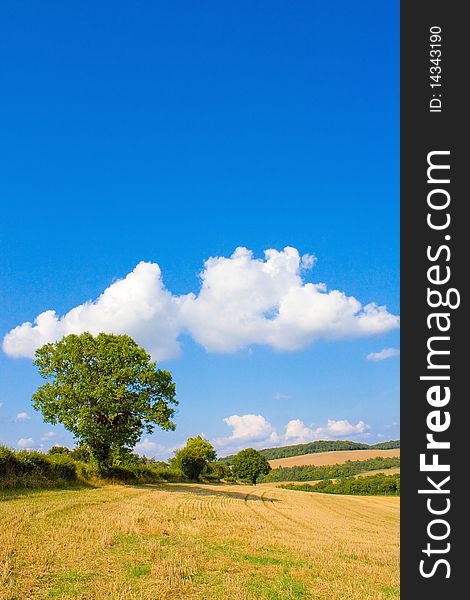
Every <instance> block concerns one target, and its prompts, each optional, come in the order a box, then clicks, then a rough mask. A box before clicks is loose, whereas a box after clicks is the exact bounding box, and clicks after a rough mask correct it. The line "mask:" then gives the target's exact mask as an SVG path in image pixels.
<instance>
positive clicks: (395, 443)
mask: <svg viewBox="0 0 470 600" xmlns="http://www.w3.org/2000/svg"><path fill="white" fill-rule="evenodd" d="M399 447H400V440H390V441H388V442H379V443H378V444H373V445H372V446H369V448H371V449H372V450H395V448H399Z"/></svg>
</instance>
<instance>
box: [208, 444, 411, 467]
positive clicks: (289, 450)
mask: <svg viewBox="0 0 470 600" xmlns="http://www.w3.org/2000/svg"><path fill="white" fill-rule="evenodd" d="M399 447H400V440H390V441H388V442H380V443H378V444H373V445H371V446H370V445H369V444H363V443H361V442H351V441H349V440H318V441H316V442H309V443H307V444H295V445H294V446H280V447H279V448H265V449H264V450H260V453H261V454H262V455H263V456H264V457H265V458H266V459H267V460H275V459H277V458H288V457H289V456H302V455H304V454H316V453H318V452H334V451H340V450H393V449H395V448H399ZM233 458H234V456H233V455H229V456H224V457H222V458H221V459H220V460H221V461H222V462H224V463H225V464H227V465H230V464H232V462H233Z"/></svg>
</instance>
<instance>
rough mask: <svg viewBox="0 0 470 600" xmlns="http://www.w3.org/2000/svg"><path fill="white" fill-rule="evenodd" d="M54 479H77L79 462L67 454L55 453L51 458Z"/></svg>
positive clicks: (51, 473) (51, 474)
mask: <svg viewBox="0 0 470 600" xmlns="http://www.w3.org/2000/svg"><path fill="white" fill-rule="evenodd" d="M49 464H50V469H51V471H50V476H51V477H52V479H65V481H77V466H78V465H77V463H76V461H74V460H73V459H72V458H70V456H68V455H66V454H55V455H53V456H51V457H50V458H49Z"/></svg>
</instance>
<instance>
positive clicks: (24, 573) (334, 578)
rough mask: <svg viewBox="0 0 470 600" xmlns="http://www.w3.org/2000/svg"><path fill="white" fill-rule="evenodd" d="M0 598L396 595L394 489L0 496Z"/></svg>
mask: <svg viewBox="0 0 470 600" xmlns="http://www.w3.org/2000/svg"><path fill="white" fill-rule="evenodd" d="M0 499H2V501H1V502H0V521H1V523H2V528H1V531H0V598H1V599H2V600H13V599H21V600H23V599H25V600H26V599H28V600H29V599H36V598H37V599H39V600H41V599H49V598H61V599H62V598H64V599H65V598H74V599H77V598H78V599H83V600H85V599H93V598H97V599H110V598H112V599H115V600H131V599H132V600H133V599H135V600H169V599H170V600H171V599H186V598H189V599H201V600H203V599H205V600H210V599H217V598H222V599H224V600H255V599H256V600H257V599H261V600H283V599H287V600H289V599H298V598H299V599H300V598H302V599H313V600H345V599H348V600H383V599H386V598H397V597H399V498H396V497H394V498H391V497H367V498H366V497H348V496H331V495H322V494H309V493H305V492H296V491H290V490H282V489H279V488H278V487H277V484H263V485H259V486H256V487H254V486H244V485H243V486H242V485H233V486H229V485H203V484H162V485H148V486H106V487H98V488H84V489H76V490H72V489H68V490H55V491H54V490H47V491H32V490H25V491H18V490H16V491H15V492H8V493H4V494H2V495H1V496H0Z"/></svg>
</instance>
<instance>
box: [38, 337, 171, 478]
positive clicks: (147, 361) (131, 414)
mask: <svg viewBox="0 0 470 600" xmlns="http://www.w3.org/2000/svg"><path fill="white" fill-rule="evenodd" d="M35 356H36V360H35V361H34V364H35V365H36V366H37V367H38V368H39V373H40V375H41V376H42V377H44V378H45V379H47V380H48V381H47V383H45V384H44V385H42V386H41V387H39V389H38V391H37V392H36V393H35V394H34V395H33V406H34V408H35V409H36V410H40V411H41V412H42V414H43V416H44V420H45V421H46V422H47V423H52V424H57V423H61V424H62V425H63V426H64V427H65V428H66V429H68V430H69V431H71V432H72V433H73V435H74V436H75V438H76V439H77V440H78V442H79V444H80V445H81V446H82V447H86V448H87V449H88V450H89V451H90V453H91V456H92V457H93V458H94V459H95V461H96V463H97V465H98V468H99V469H100V471H102V472H106V470H107V469H108V468H110V467H111V466H112V461H113V456H115V455H116V454H119V452H120V451H122V450H124V449H129V448H133V447H134V446H135V444H136V443H137V442H138V441H139V439H140V437H141V435H142V433H143V432H144V431H145V432H147V433H152V431H153V430H154V428H155V425H158V426H159V427H161V428H162V429H167V430H168V429H171V430H173V429H174V428H175V425H174V423H173V422H172V421H171V417H172V416H173V414H174V408H173V406H172V405H176V404H177V400H176V399H175V384H174V382H173V380H172V377H171V374H170V373H169V372H168V371H162V370H160V369H157V367H156V363H155V362H152V360H151V358H150V356H149V355H148V354H147V352H146V351H145V350H144V349H143V348H140V347H139V346H138V345H137V344H136V342H135V341H134V340H133V339H132V338H130V337H129V336H127V335H113V334H106V333H100V334H99V335H97V336H96V337H95V336H93V335H91V334H90V333H82V334H81V335H74V334H71V335H68V336H66V337H64V338H63V339H62V340H60V341H59V342H55V343H53V344H46V345H45V346H43V347H42V348H39V350H37V351H36V354H35Z"/></svg>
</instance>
